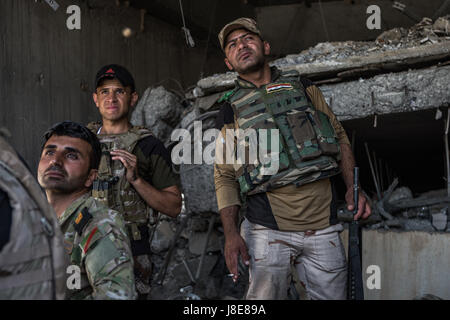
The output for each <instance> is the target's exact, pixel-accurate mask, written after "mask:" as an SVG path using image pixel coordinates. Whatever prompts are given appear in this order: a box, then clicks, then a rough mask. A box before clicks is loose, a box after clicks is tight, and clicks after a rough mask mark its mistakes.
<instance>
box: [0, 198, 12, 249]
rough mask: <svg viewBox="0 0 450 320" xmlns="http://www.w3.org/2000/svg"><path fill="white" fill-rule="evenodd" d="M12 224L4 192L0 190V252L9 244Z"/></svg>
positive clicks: (7, 200)
mask: <svg viewBox="0 0 450 320" xmlns="http://www.w3.org/2000/svg"><path fill="white" fill-rule="evenodd" d="M11 224H12V208H11V205H10V204H9V198H8V195H7V194H6V192H4V191H3V190H0V250H2V248H3V246H4V245H5V244H7V243H8V242H9V237H10V235H11Z"/></svg>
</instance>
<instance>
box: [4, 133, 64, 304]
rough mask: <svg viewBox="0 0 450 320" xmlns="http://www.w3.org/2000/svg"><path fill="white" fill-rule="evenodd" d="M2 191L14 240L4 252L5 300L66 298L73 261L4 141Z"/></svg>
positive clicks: (40, 196) (29, 178)
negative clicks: (68, 256)
mask: <svg viewBox="0 0 450 320" xmlns="http://www.w3.org/2000/svg"><path fill="white" fill-rule="evenodd" d="M0 188H1V189H2V190H3V191H4V192H6V193H7V194H8V197H9V202H10V206H11V208H12V224H11V232H10V239H9V241H8V243H6V245H5V246H4V247H3V248H2V250H1V252H0V299H55V298H56V299H64V295H65V285H66V283H65V279H66V267H67V265H68V261H67V258H66V254H65V252H64V248H63V237H62V234H61V231H60V229H59V227H58V222H57V218H56V214H55V213H54V211H53V209H52V208H51V206H50V205H49V203H48V202H47V200H46V198H45V196H44V195H43V194H42V191H41V189H40V188H39V185H38V184H37V182H36V180H35V179H34V177H32V176H31V174H30V173H29V171H28V169H27V168H26V167H25V165H24V164H23V163H22V161H21V160H20V159H19V158H18V156H17V154H16V152H15V151H14V150H13V149H12V148H11V146H10V145H9V144H8V143H7V142H6V141H5V140H4V139H3V138H2V137H1V136H0Z"/></svg>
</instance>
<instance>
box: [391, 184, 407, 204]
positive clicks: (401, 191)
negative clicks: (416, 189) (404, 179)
mask: <svg viewBox="0 0 450 320" xmlns="http://www.w3.org/2000/svg"><path fill="white" fill-rule="evenodd" d="M412 197H413V194H412V191H411V189H409V188H408V187H399V188H397V189H395V190H394V191H393V192H392V194H391V196H390V197H389V199H388V203H392V202H395V201H398V200H404V199H412Z"/></svg>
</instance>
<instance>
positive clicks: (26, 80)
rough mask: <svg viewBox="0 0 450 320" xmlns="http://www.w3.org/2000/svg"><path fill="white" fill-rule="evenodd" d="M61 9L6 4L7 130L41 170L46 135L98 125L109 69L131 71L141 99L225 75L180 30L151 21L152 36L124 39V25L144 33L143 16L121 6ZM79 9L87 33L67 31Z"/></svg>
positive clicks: (2, 61) (0, 50) (0, 74)
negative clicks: (101, 88) (101, 85)
mask: <svg viewBox="0 0 450 320" xmlns="http://www.w3.org/2000/svg"><path fill="white" fill-rule="evenodd" d="M57 2H58V3H59V4H60V7H59V9H58V10H57V11H56V12H55V11H53V10H52V8H50V6H49V5H48V4H47V3H45V2H44V1H37V2H36V1H30V0H2V1H0V102H1V103H0V126H5V127H6V128H8V129H9V131H11V133H12V134H13V138H12V142H13V144H14V146H15V147H16V149H17V150H18V151H19V152H20V153H21V154H22V155H23V157H24V158H25V160H26V161H27V162H28V164H29V165H30V166H31V168H32V169H33V170H34V169H35V168H36V165H37V159H38V157H39V150H40V148H39V145H40V142H41V135H42V133H43V132H44V131H45V130H46V129H47V128H48V127H49V126H50V125H51V124H53V123H55V122H57V121H62V120H66V119H67V120H74V121H79V122H82V123H86V122H88V121H92V120H97V119H98V115H97V110H96V108H95V105H94V104H93V102H92V98H91V96H92V90H93V82H94V76H95V73H96V72H97V70H98V69H99V68H100V67H101V66H102V65H104V64H108V63H119V64H123V65H125V66H126V67H127V68H128V69H129V70H130V71H131V72H132V73H133V74H134V76H135V81H136V85H137V88H138V93H141V94H142V93H143V92H144V90H145V88H147V87H148V86H151V85H156V84H158V83H161V82H162V84H163V85H165V86H166V87H169V88H173V89H177V90H181V89H180V88H179V85H178V84H177V83H176V82H175V81H173V80H168V79H176V81H178V82H179V83H180V85H181V86H182V87H183V88H187V87H189V86H190V85H193V84H195V82H196V81H197V80H199V78H200V72H202V71H203V72H204V74H205V75H206V74H211V73H213V72H223V71H224V70H225V67H224V64H223V60H222V57H221V54H220V52H215V51H213V52H212V53H211V52H210V54H209V57H208V61H207V62H206V63H205V61H204V57H205V53H206V50H205V47H204V46H203V47H202V46H201V45H200V46H199V47H196V48H194V49H191V48H188V47H187V46H186V43H185V40H184V34H183V33H182V32H181V29H180V28H178V27H176V26H172V25H169V24H167V23H165V22H162V21H161V20H158V19H156V18H154V17H152V16H151V15H150V14H147V15H146V17H145V32H143V33H141V32H137V33H136V34H135V35H134V36H132V37H130V38H124V37H123V36H122V34H121V30H122V28H123V27H124V26H129V27H131V28H132V29H134V30H139V24H140V14H139V11H138V10H136V9H133V8H125V7H116V5H115V1H99V0H97V1H89V2H87V1H81V0H58V1H57ZM88 3H89V5H90V7H88ZM72 4H77V5H79V6H80V8H81V30H74V31H70V30H68V29H67V27H66V20H67V18H68V17H69V15H68V14H67V13H66V9H67V7H68V6H69V5H72ZM180 27H181V22H180ZM209 50H214V48H209ZM216 50H218V49H216ZM164 80H167V81H164Z"/></svg>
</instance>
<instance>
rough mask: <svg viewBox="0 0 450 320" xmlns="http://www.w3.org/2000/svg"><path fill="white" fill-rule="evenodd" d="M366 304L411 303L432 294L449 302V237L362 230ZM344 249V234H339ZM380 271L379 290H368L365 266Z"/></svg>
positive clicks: (345, 236)
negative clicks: (393, 301) (389, 301)
mask: <svg viewBox="0 0 450 320" xmlns="http://www.w3.org/2000/svg"><path fill="white" fill-rule="evenodd" d="M362 234H363V237H362V238H363V239H362V243H363V247H362V254H363V261H362V262H363V266H362V268H363V281H364V284H365V286H364V298H365V299H366V300H412V299H415V298H420V297H423V296H424V295H426V294H432V295H435V296H437V297H439V298H442V299H446V300H448V299H450V268H449V261H450V247H449V245H448V244H449V241H450V233H438V232H434V233H429V232H422V231H408V232H404V231H403V232H397V231H390V230H389V231H384V230H363V233H362ZM341 237H342V241H343V242H344V246H345V247H347V244H348V240H347V239H348V238H347V230H345V231H344V232H343V233H342V234H341ZM370 265H376V266H379V267H380V275H381V283H380V284H381V287H380V289H376V288H375V289H371V290H370V289H368V288H367V285H366V283H367V279H368V278H369V276H371V274H373V272H372V273H370V274H369V273H366V270H367V268H368V266H370Z"/></svg>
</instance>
